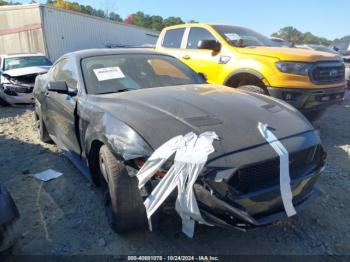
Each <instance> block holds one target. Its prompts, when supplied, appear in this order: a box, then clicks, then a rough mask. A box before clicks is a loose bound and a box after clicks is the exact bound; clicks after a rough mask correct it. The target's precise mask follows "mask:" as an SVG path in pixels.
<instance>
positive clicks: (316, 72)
mask: <svg viewBox="0 0 350 262" xmlns="http://www.w3.org/2000/svg"><path fill="white" fill-rule="evenodd" d="M310 79H311V81H312V82H314V83H316V84H335V83H341V82H343V81H344V79H345V66H344V63H342V62H323V63H317V64H316V65H315V66H314V67H313V68H312V69H311V71H310Z"/></svg>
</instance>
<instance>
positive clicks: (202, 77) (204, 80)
mask: <svg viewBox="0 0 350 262" xmlns="http://www.w3.org/2000/svg"><path fill="white" fill-rule="evenodd" d="M198 76H199V78H200V79H201V80H203V82H205V83H207V81H208V79H207V76H206V75H205V74H204V73H201V72H199V73H198Z"/></svg>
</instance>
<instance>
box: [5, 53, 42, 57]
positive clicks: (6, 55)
mask: <svg viewBox="0 0 350 262" xmlns="http://www.w3.org/2000/svg"><path fill="white" fill-rule="evenodd" d="M30 56H45V55H44V54H41V53H18V54H2V55H0V57H2V58H11V57H30Z"/></svg>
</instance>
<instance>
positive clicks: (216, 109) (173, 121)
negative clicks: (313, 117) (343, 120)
mask: <svg viewBox="0 0 350 262" xmlns="http://www.w3.org/2000/svg"><path fill="white" fill-rule="evenodd" d="M88 103H91V104H93V105H94V106H93V107H97V108H100V109H102V110H103V111H104V112H106V113H109V114H111V115H113V116H114V117H116V118H118V119H119V120H121V121H123V122H124V123H126V124H127V125H129V126H130V127H132V128H133V129H134V130H135V131H136V132H138V133H139V134H140V135H141V136H142V137H143V138H144V140H145V141H146V142H147V143H148V144H149V145H151V146H152V148H153V149H156V148H158V147H159V146H161V145H162V144H163V143H164V142H166V141H168V140H169V139H171V138H173V137H175V136H177V135H181V134H182V135H184V134H186V133H188V132H191V131H193V132H195V133H197V134H200V133H202V132H205V131H214V132H216V133H217V134H218V136H219V137H220V141H215V142H214V146H215V149H216V152H215V153H214V154H212V155H211V157H216V156H220V155H223V154H226V153H227V152H232V151H235V150H240V149H243V148H246V147H249V146H256V145H262V144H266V141H265V139H264V138H263V137H262V135H261V134H260V132H259V130H258V128H257V127H258V123H259V122H262V123H266V124H268V125H269V127H270V128H271V129H272V130H273V132H274V134H275V135H276V136H277V137H278V138H284V137H290V136H293V135H296V134H300V133H302V132H307V131H311V130H313V127H312V126H311V124H310V123H309V122H308V121H307V120H306V119H305V118H304V117H303V116H302V115H301V114H300V113H299V112H298V111H297V110H296V109H294V108H293V107H291V106H289V105H287V104H285V103H284V102H280V101H279V100H277V99H271V98H269V97H267V96H263V95H258V94H253V93H246V92H242V91H238V90H235V89H232V88H228V87H224V86H214V85H187V86H177V87H176V86H174V87H160V88H150V89H143V90H136V91H129V92H125V93H117V94H106V95H90V96H88Z"/></svg>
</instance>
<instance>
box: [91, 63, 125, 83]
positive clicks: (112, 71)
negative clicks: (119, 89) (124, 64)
mask: <svg viewBox="0 0 350 262" xmlns="http://www.w3.org/2000/svg"><path fill="white" fill-rule="evenodd" d="M94 73H95V75H96V77H97V80H98V81H106V80H112V79H120V78H125V75H124V73H123V72H122V70H121V69H120V67H119V66H116V67H105V68H98V69H94Z"/></svg>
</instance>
